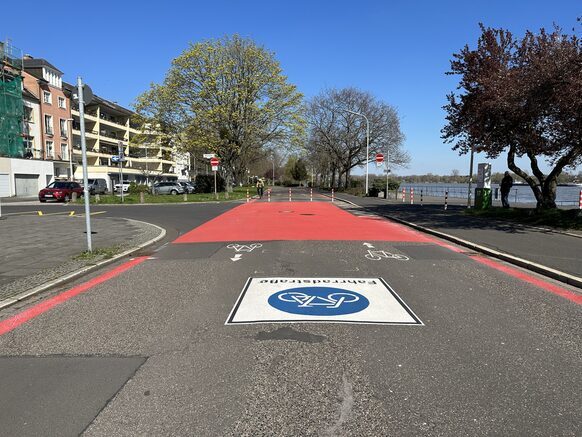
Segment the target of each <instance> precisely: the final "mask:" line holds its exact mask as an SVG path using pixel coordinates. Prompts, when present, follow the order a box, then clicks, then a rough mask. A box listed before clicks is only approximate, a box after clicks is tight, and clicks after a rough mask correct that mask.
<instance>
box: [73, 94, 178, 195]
mask: <svg viewBox="0 0 582 437" xmlns="http://www.w3.org/2000/svg"><path fill="white" fill-rule="evenodd" d="M64 87H65V90H66V91H67V92H68V93H69V94H72V93H73V92H74V86H73V85H71V84H68V83H65V84H64ZM71 115H72V119H73V124H72V136H73V162H75V163H79V164H80V163H81V132H80V118H79V108H78V106H77V105H76V104H75V103H73V105H72V110H71ZM132 115H133V111H131V110H129V109H127V108H124V107H122V106H120V105H118V104H117V103H115V102H112V101H110V100H106V99H104V98H102V97H100V96H98V95H94V97H93V100H92V101H91V102H89V103H88V104H86V105H85V141H86V145H87V169H88V174H89V177H90V178H103V179H105V180H107V184H108V186H109V189H110V190H111V189H112V187H113V185H115V184H116V183H119V178H120V176H119V173H120V172H119V167H120V166H121V168H122V174H123V179H124V180H126V181H130V182H135V183H138V184H150V183H152V182H154V181H157V180H177V179H178V176H182V170H183V167H180V168H178V166H177V165H176V160H175V156H174V151H173V148H172V147H170V146H165V145H162V144H160V142H159V141H158V139H157V137H156V136H155V135H153V134H152V135H151V138H152V140H151V141H150V142H147V144H144V143H143V142H141V143H139V144H138V143H137V142H136V141H135V138H136V137H137V135H139V134H140V133H141V132H140V131H139V130H138V129H137V127H138V126H135V125H134V124H133V123H132V120H131V117H132ZM120 147H121V149H122V151H123V156H124V159H125V160H124V161H123V162H121V163H118V162H116V157H117V156H119V149H120ZM178 172H179V174H178ZM82 177H83V175H82V168H81V166H80V165H76V170H75V173H74V178H75V179H77V180H80V179H81V178H82ZM181 179H183V178H182V177H181Z"/></svg>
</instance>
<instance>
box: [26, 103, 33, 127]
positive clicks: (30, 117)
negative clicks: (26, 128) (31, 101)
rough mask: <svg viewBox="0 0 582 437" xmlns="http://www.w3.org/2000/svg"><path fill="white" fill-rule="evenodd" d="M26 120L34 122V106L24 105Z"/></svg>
mask: <svg viewBox="0 0 582 437" xmlns="http://www.w3.org/2000/svg"><path fill="white" fill-rule="evenodd" d="M24 121H26V122H27V123H34V112H33V111H32V108H30V107H28V106H25V107H24Z"/></svg>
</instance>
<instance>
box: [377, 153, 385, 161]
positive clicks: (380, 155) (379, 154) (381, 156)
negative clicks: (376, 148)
mask: <svg viewBox="0 0 582 437" xmlns="http://www.w3.org/2000/svg"><path fill="white" fill-rule="evenodd" d="M376 162H378V163H380V162H384V155H383V154H382V153H377V154H376Z"/></svg>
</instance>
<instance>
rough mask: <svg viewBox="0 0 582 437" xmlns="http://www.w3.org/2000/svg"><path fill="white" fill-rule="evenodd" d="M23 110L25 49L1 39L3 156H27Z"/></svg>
mask: <svg viewBox="0 0 582 437" xmlns="http://www.w3.org/2000/svg"><path fill="white" fill-rule="evenodd" d="M23 111H24V108H23V100H22V52H21V51H20V50H19V49H17V48H15V47H13V46H12V45H11V44H10V43H9V42H0V156H7V157H11V158H21V157H22V156H23V155H24V147H23V142H22V117H23Z"/></svg>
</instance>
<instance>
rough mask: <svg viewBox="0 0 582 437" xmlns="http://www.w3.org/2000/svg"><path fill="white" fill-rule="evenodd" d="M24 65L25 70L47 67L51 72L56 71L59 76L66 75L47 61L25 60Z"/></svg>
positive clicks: (39, 59)
mask: <svg viewBox="0 0 582 437" xmlns="http://www.w3.org/2000/svg"><path fill="white" fill-rule="evenodd" d="M23 65H24V69H25V70H28V69H37V68H42V67H47V68H50V69H51V70H55V71H56V72H57V73H59V74H64V73H63V72H62V71H61V70H59V69H58V68H57V67H55V66H54V65H53V64H51V63H50V62H49V61H47V60H46V59H41V58H38V59H36V58H24V60H23Z"/></svg>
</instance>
